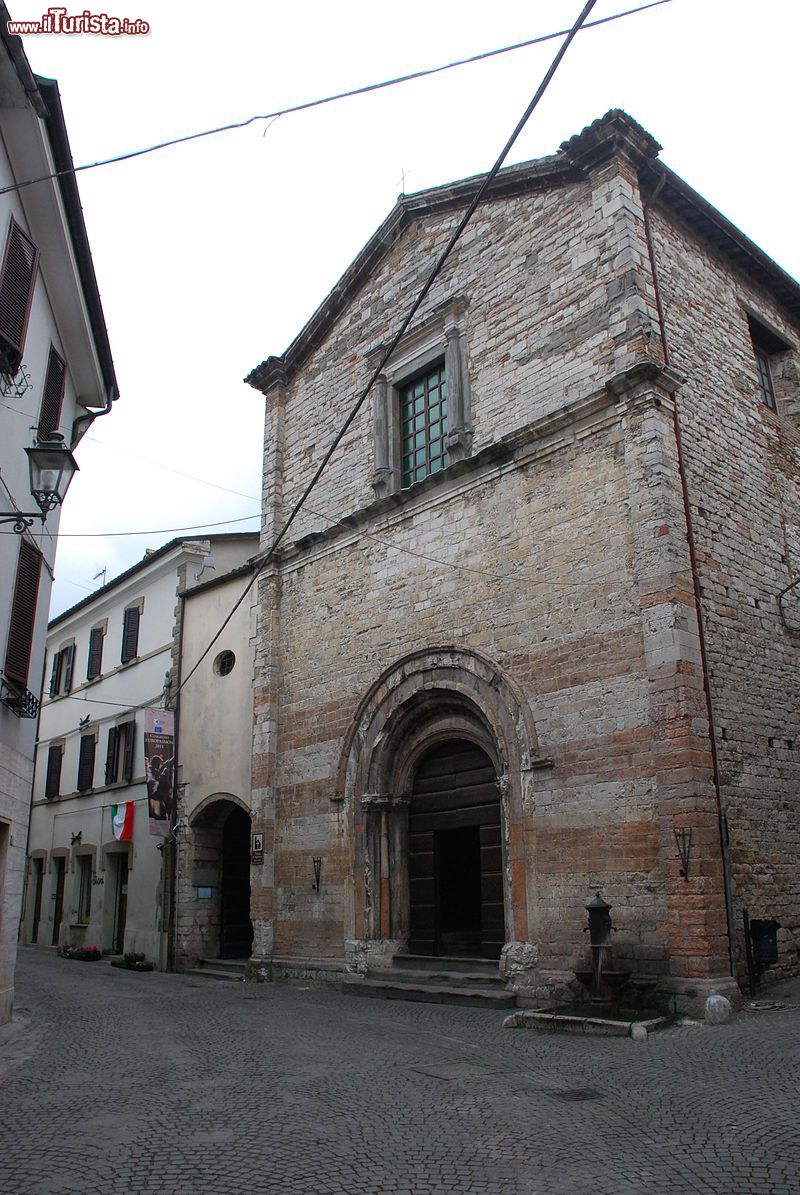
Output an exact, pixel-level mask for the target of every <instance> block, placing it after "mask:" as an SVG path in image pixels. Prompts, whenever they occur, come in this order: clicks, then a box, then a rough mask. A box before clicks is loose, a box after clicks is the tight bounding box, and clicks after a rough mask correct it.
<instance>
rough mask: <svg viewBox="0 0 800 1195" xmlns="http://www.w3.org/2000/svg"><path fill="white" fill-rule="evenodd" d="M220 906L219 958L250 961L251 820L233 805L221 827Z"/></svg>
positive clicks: (251, 935)
mask: <svg viewBox="0 0 800 1195" xmlns="http://www.w3.org/2000/svg"><path fill="white" fill-rule="evenodd" d="M221 898H222V905H221V909H220V935H219V956H220V958H249V957H250V954H251V951H252V947H253V924H252V922H251V920H250V817H249V815H248V814H247V813H245V811H244V810H243V809H240V808H239V806H238V805H236V806H234V808H233V809H232V810H231V812H230V814H229V815H228V817H227V818H226V820H225V825H224V826H223V828H222V884H221Z"/></svg>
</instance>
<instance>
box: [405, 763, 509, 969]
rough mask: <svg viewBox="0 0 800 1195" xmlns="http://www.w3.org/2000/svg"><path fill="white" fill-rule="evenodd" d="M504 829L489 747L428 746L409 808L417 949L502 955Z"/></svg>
mask: <svg viewBox="0 0 800 1195" xmlns="http://www.w3.org/2000/svg"><path fill="white" fill-rule="evenodd" d="M500 831H501V826H500V794H499V791H498V787H497V776H496V773H495V769H494V765H493V763H492V761H491V759H490V758H489V756H488V755H487V754H486V752H485V751H483V750H482V749H481V748H480V747H477V746H475V744H474V743H470V742H468V741H466V740H453V741H451V742H448V743H445V744H443V745H441V746H439V747H436V748H434V750H433V751H431V752H429V753H428V755H426V756H425V757H424V759H423V760H422V762H421V763H420V766H419V767H418V769H417V772H416V775H415V778H414V785H413V791H412V799H411V807H410V809H409V859H408V867H409V892H410V931H411V932H410V941H409V949H410V950H411V952H412V954H433V955H450V956H456V955H461V956H467V957H473V958H499V957H500V951H501V949H502V946H503V942H504V941H505V916H504V909H503V869H502V847H501V838H500Z"/></svg>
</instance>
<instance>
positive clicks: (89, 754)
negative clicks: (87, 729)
mask: <svg viewBox="0 0 800 1195" xmlns="http://www.w3.org/2000/svg"><path fill="white" fill-rule="evenodd" d="M94 751H95V738H94V735H93V734H85V735H84V736H83V738H82V739H81V749H80V755H79V757H78V792H79V793H84V792H86V790H87V789H89V788H91V787H92V785H93V784H94Z"/></svg>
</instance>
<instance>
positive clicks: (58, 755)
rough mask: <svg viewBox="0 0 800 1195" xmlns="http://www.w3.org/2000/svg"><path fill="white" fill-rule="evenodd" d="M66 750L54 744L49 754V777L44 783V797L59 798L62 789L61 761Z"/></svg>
mask: <svg viewBox="0 0 800 1195" xmlns="http://www.w3.org/2000/svg"><path fill="white" fill-rule="evenodd" d="M63 757H64V748H63V747H62V746H61V744H60V743H58V744H53V745H52V746H51V747H50V750H49V751H48V752H47V776H46V778H45V782H44V795H45V796H46V797H48V798H50V797H57V796H58V794H59V790H60V788H61V760H62V759H63Z"/></svg>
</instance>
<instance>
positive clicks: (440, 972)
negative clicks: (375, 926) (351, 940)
mask: <svg viewBox="0 0 800 1195" xmlns="http://www.w3.org/2000/svg"><path fill="white" fill-rule="evenodd" d="M369 974H370V976H371V977H372V978H373V979H381V980H388V981H392V982H396V983H412V984H414V983H416V984H422V985H423V986H426V985H427V986H430V985H431V984H433V985H434V986H436V985H443V986H444V987H481V988H497V989H499V990H500V991H505V983H504V981H503V980H502V979H501V978H500V976H499V975H498V974H497V968H495V970H494V973H493V974H487V973H486V972H485V971H449V970H448V969H447V968H445V967H438V968H437V969H436V970H430V971H427V970H424V971H423V970H420V971H416V970H412V969H411V968H410V967H408V968H407V967H403V968H397V969H395V968H393V967H392V968H387V969H386V970H382V969H380V968H373V969H371V970H370V972H369Z"/></svg>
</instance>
